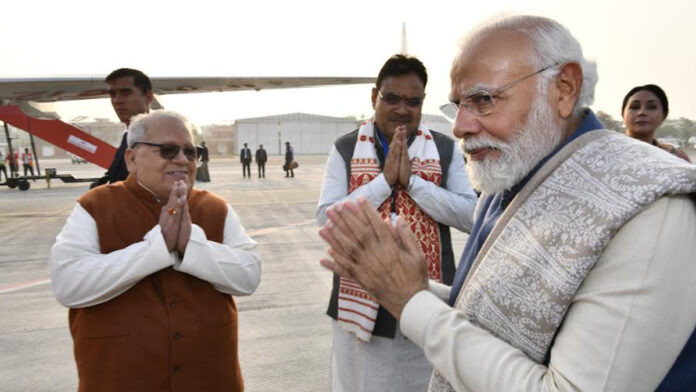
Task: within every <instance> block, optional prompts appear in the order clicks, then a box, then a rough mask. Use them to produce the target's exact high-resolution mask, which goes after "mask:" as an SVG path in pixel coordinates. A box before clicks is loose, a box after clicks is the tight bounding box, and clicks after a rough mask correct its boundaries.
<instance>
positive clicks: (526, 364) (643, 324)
mask: <svg viewBox="0 0 696 392" xmlns="http://www.w3.org/2000/svg"><path fill="white" fill-rule="evenodd" d="M694 238H696V206H695V205H694V202H693V201H692V200H691V199H690V198H689V197H688V196H668V197H663V198H661V199H659V200H657V201H656V202H655V203H653V204H652V205H650V206H649V207H648V208H646V209H645V210H643V211H642V212H640V213H639V214H637V215H636V216H635V217H633V218H632V219H631V220H629V221H628V222H627V223H626V224H625V225H624V226H623V227H622V228H621V229H620V230H619V231H618V232H617V233H616V235H615V236H614V238H613V239H612V240H611V242H610V243H609V245H608V246H607V247H606V248H605V250H604V252H603V253H602V255H601V257H600V258H599V260H598V261H597V264H596V265H595V266H594V268H593V269H592V270H591V271H590V272H589V274H588V275H587V277H586V279H585V280H584V282H583V283H582V285H581V286H580V288H579V291H578V292H577V293H576V295H575V297H574V299H573V302H572V303H571V306H570V308H569V310H568V313H567V315H566V317H565V320H564V322H563V325H562V326H561V328H560V330H559V331H558V335H557V336H556V340H555V342H554V344H553V346H552V348H551V356H550V361H549V364H548V366H543V365H540V364H538V363H536V362H534V361H532V360H531V359H529V358H528V357H527V356H526V355H525V354H524V353H522V351H520V350H518V349H516V348H513V347H512V346H510V345H509V344H507V343H506V342H504V341H502V340H500V339H498V338H496V337H494V336H492V335H491V334H490V333H488V332H487V331H485V330H483V329H481V328H478V327H476V326H474V325H472V324H471V323H470V322H469V321H468V320H466V319H465V318H464V317H463V315H462V313H461V312H460V311H458V310H455V309H453V308H451V307H450V306H448V305H447V304H446V303H445V302H443V301H442V300H441V299H440V298H444V297H448V293H446V289H444V288H443V287H442V285H433V289H431V290H430V291H421V292H419V293H418V294H416V295H415V296H414V297H413V298H411V300H410V301H409V302H408V303H407V304H406V307H405V308H404V311H403V313H402V317H401V320H400V322H401V324H400V325H401V330H402V332H403V334H404V335H405V336H407V337H408V338H410V339H411V340H412V341H413V342H415V343H416V344H417V345H418V346H420V347H422V348H423V349H424V351H425V354H426V356H427V357H428V359H429V360H430V361H431V362H432V363H433V365H434V366H435V367H436V368H437V369H438V370H439V371H440V373H441V374H442V375H444V376H445V377H446V378H447V380H448V381H449V382H450V383H451V384H452V386H453V387H454V389H455V390H457V391H511V390H515V391H576V390H577V391H652V390H654V389H655V388H656V387H657V386H658V385H659V383H660V382H661V381H662V379H663V378H664V376H665V375H666V374H667V372H668V371H669V369H670V367H671V366H672V363H673V362H674V360H675V359H676V357H677V355H678V354H679V353H680V351H681V349H682V347H683V346H684V344H685V343H686V341H687V339H688V338H689V336H690V335H691V333H692V332H693V331H694V326H695V325H696V305H694V302H693V300H692V299H693V298H696V284H694V282H696V262H695V261H696V260H695V256H694V255H696V241H694ZM443 289H444V290H443ZM434 291H438V294H437V295H436V294H435V293H434ZM438 297H440V298H438Z"/></svg>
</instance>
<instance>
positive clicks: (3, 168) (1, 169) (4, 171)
mask: <svg viewBox="0 0 696 392" xmlns="http://www.w3.org/2000/svg"><path fill="white" fill-rule="evenodd" d="M0 171H1V172H3V173H4V174H5V181H7V179H8V178H9V177H7V169H6V168H5V165H3V164H0ZM0 180H2V176H0Z"/></svg>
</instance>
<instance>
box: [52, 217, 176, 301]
mask: <svg viewBox="0 0 696 392" xmlns="http://www.w3.org/2000/svg"><path fill="white" fill-rule="evenodd" d="M174 263H175V257H174V255H173V254H170V252H169V251H168V250H167V245H166V244H165V242H164V237H163V236H162V231H161V230H160V226H159V225H156V226H155V227H153V228H152V229H151V230H150V231H149V232H147V234H145V236H144V237H143V240H142V241H140V242H137V243H134V244H132V245H130V246H128V247H126V248H123V249H119V250H116V251H113V252H111V253H108V254H103V253H101V249H100V246H99V238H98V232H97V223H96V222H95V220H94V219H93V218H92V216H91V215H90V214H89V213H88V212H87V211H86V210H85V209H84V208H83V207H82V206H81V205H80V204H79V203H77V204H76V205H75V208H74V209H73V211H72V213H71V214H70V216H69V217H68V220H67V222H66V223H65V226H64V227H63V229H62V230H61V232H60V233H59V234H58V236H57V237H56V242H55V244H54V245H53V247H52V248H51V256H50V268H51V281H52V284H53V292H54V294H55V296H56V299H57V300H58V302H60V303H61V304H62V305H64V306H67V307H71V308H81V307H87V306H93V305H97V304H100V303H102V302H106V301H108V300H110V299H112V298H114V297H116V296H118V295H120V294H122V293H123V292H125V291H126V290H128V289H129V288H131V287H132V286H133V285H134V284H135V283H137V282H138V281H139V280H141V279H142V278H144V277H146V276H148V275H150V274H152V273H154V272H157V271H159V270H161V269H163V268H167V267H169V266H171V265H174Z"/></svg>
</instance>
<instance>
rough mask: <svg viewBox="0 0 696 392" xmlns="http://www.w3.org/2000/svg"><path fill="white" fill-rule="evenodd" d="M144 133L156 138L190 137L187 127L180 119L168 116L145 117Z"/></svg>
mask: <svg viewBox="0 0 696 392" xmlns="http://www.w3.org/2000/svg"><path fill="white" fill-rule="evenodd" d="M145 134H146V135H147V136H148V137H152V138H158V139H175V138H177V137H181V136H186V137H188V138H189V139H191V138H192V136H191V133H190V132H189V130H188V128H186V125H184V123H183V122H182V121H181V120H179V119H177V118H170V117H161V118H151V119H147V120H146V121H145Z"/></svg>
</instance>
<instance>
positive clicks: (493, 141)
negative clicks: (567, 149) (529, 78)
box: [459, 94, 561, 194]
mask: <svg viewBox="0 0 696 392" xmlns="http://www.w3.org/2000/svg"><path fill="white" fill-rule="evenodd" d="M560 142H561V129H560V127H559V126H558V125H556V124H555V122H554V118H553V111H552V110H551V107H550V106H549V105H548V103H547V98H546V94H538V95H537V98H536V99H535V101H534V104H533V105H532V110H531V111H530V112H529V116H528V117H527V121H526V123H525V124H524V125H523V126H522V129H519V130H515V131H514V132H513V133H512V134H511V136H510V138H509V140H507V141H503V140H500V139H498V138H496V137H494V136H484V135H483V134H478V135H470V136H465V137H463V138H462V139H461V140H459V148H460V149H461V150H462V151H463V152H464V155H465V156H466V157H467V163H466V171H467V173H468V174H469V179H470V180H471V183H472V184H473V186H474V188H475V189H477V190H479V191H480V192H481V193H483V194H494V193H498V192H502V191H505V190H508V189H510V188H512V187H513V186H514V185H515V184H517V183H518V182H520V181H521V180H522V179H523V178H524V177H525V176H526V175H527V174H528V173H529V172H530V171H531V170H532V169H533V168H534V166H536V164H537V163H539V161H541V160H542V159H543V158H544V157H545V156H546V155H548V154H549V153H550V152H551V151H552V150H553V149H554V148H555V147H556V146H558V145H559V144H560ZM479 148H494V149H497V150H498V154H497V155H498V156H497V157H494V158H492V157H490V156H486V157H484V159H482V160H480V161H474V160H472V159H471V155H470V152H471V151H473V150H475V149H479Z"/></svg>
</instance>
